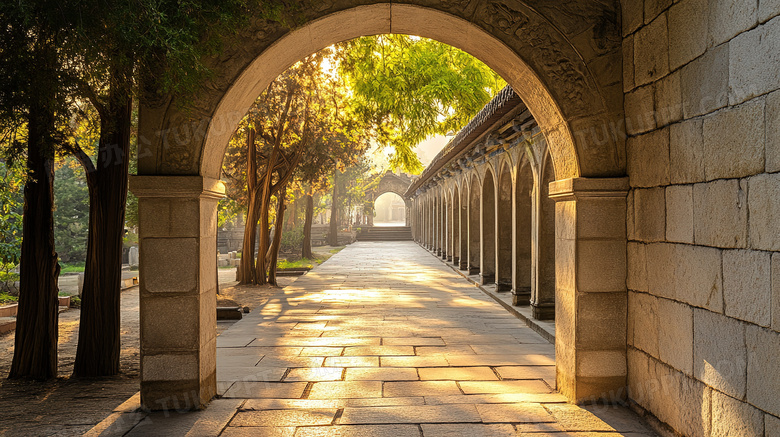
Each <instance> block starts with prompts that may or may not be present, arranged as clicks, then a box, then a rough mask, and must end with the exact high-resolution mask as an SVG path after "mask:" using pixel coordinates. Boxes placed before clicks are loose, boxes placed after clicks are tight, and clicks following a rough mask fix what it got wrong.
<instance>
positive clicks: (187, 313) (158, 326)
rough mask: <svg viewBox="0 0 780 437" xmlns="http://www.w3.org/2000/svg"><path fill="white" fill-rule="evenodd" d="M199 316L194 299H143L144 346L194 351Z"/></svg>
mask: <svg viewBox="0 0 780 437" xmlns="http://www.w3.org/2000/svg"><path fill="white" fill-rule="evenodd" d="M199 315H200V308H199V306H198V298H197V296H176V297H167V296H166V297H157V296H153V297H152V296H150V297H144V298H142V302H141V337H142V338H143V339H144V344H143V347H144V348H148V349H155V350H171V349H189V350H196V349H197V348H198V343H199V342H198V340H199V334H198V316H199ZM214 317H216V312H215V315H214ZM215 324H216V323H215Z"/></svg>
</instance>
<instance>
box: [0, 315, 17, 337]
mask: <svg viewBox="0 0 780 437" xmlns="http://www.w3.org/2000/svg"><path fill="white" fill-rule="evenodd" d="M14 329H16V317H0V334H5V333H6V332H11V331H13V330H14Z"/></svg>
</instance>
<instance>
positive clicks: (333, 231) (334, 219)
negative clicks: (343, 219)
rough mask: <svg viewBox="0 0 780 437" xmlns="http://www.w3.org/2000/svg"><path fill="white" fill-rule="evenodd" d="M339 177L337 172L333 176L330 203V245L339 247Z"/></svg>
mask: <svg viewBox="0 0 780 437" xmlns="http://www.w3.org/2000/svg"><path fill="white" fill-rule="evenodd" d="M338 175H339V171H338V170H336V172H335V173H334V174H333V196H331V201H330V228H329V231H328V244H330V245H331V246H338V245H339V223H338V220H339V207H338V201H337V200H338V197H337V196H338V191H339V184H338Z"/></svg>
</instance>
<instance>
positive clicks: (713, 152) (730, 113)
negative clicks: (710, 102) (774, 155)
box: [703, 99, 764, 180]
mask: <svg viewBox="0 0 780 437" xmlns="http://www.w3.org/2000/svg"><path fill="white" fill-rule="evenodd" d="M703 130H704V173H705V175H706V177H707V180H713V179H722V178H739V177H745V176H751V175H754V174H757V173H761V172H762V171H764V101H763V99H756V100H752V101H750V102H748V103H745V104H744V105H740V106H737V107H734V108H727V109H722V110H720V111H718V112H716V113H715V114H712V115H710V116H707V117H705V118H704V127H703Z"/></svg>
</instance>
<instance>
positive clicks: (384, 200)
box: [373, 192, 408, 226]
mask: <svg viewBox="0 0 780 437" xmlns="http://www.w3.org/2000/svg"><path fill="white" fill-rule="evenodd" d="M406 218H407V207H406V202H405V201H404V199H403V198H402V197H401V196H399V195H398V194H397V193H393V192H387V193H383V194H380V195H379V196H378V197H377V198H376V199H375V200H374V221H373V224H374V226H407V224H408V223H407V219H406Z"/></svg>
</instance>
